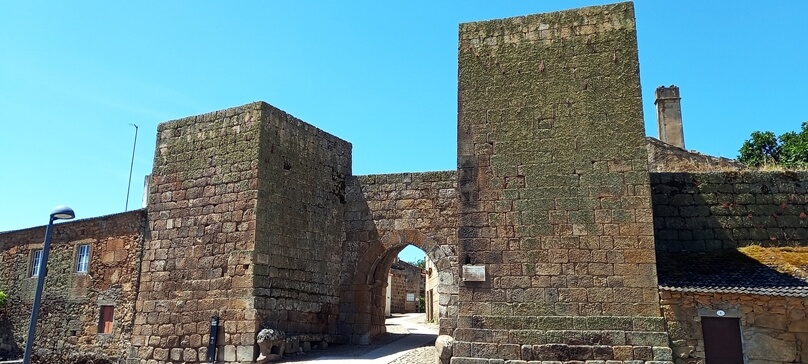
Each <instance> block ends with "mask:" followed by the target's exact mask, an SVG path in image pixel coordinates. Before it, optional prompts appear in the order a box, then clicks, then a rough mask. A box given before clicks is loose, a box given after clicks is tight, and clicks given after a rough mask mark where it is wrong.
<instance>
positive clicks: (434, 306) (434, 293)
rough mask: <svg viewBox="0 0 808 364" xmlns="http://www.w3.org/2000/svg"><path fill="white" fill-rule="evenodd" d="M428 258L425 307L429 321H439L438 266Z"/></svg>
mask: <svg viewBox="0 0 808 364" xmlns="http://www.w3.org/2000/svg"><path fill="white" fill-rule="evenodd" d="M425 260H426V262H425V263H426V280H425V282H424V290H425V291H426V293H425V297H424V305H425V306H426V307H424V309H425V310H426V320H427V322H437V321H438V312H439V311H440V306H439V305H438V302H440V297H439V294H438V283H439V281H438V277H439V274H438V268H437V267H436V266H435V263H434V262H432V260H431V259H428V257H427V259H425Z"/></svg>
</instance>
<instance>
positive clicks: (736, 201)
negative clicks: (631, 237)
mask: <svg viewBox="0 0 808 364" xmlns="http://www.w3.org/2000/svg"><path fill="white" fill-rule="evenodd" d="M651 186H652V200H653V206H654V235H655V236H656V247H657V249H658V250H660V251H668V252H676V251H705V250H716V249H733V248H736V247H741V246H747V245H763V246H797V245H799V246H804V245H806V243H805V242H806V241H808V229H807V228H808V199H806V197H805V196H806V195H808V172H804V171H803V172H788V171H784V172H723V173H722V172H714V173H652V174H651Z"/></svg>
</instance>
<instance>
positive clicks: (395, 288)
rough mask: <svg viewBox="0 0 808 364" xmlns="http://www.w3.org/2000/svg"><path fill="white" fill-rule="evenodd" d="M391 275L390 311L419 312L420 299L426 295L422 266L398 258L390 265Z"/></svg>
mask: <svg viewBox="0 0 808 364" xmlns="http://www.w3.org/2000/svg"><path fill="white" fill-rule="evenodd" d="M390 275H391V279H390V283H389V284H390V285H391V286H392V287H391V290H390V293H391V294H390V306H391V307H390V312H391V313H413V312H419V306H418V300H419V299H420V298H422V297H423V295H424V282H425V280H424V277H423V272H422V270H421V268H418V267H416V266H414V265H412V264H410V263H407V262H405V261H401V260H398V261H396V262H393V265H392V266H391V267H390Z"/></svg>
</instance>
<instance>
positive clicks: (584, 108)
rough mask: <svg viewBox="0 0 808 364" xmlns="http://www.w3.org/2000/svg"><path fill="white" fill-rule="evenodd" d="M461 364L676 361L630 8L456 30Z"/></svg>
mask: <svg viewBox="0 0 808 364" xmlns="http://www.w3.org/2000/svg"><path fill="white" fill-rule="evenodd" d="M458 63H459V91H458V92H459V94H458V102H459V111H458V168H459V170H458V173H459V177H458V185H459V193H460V198H461V207H460V216H459V218H460V222H459V228H458V238H459V246H458V251H459V257H458V259H459V260H460V263H461V264H463V265H464V267H463V270H462V272H463V274H464V276H463V277H462V279H463V283H462V284H461V287H460V295H459V300H460V302H459V306H460V314H459V316H458V321H457V329H456V330H455V332H454V335H453V336H454V339H455V344H454V352H453V358H452V361H451V362H452V363H472V362H473V363H477V362H478V361H476V359H474V358H483V359H486V358H487V359H505V360H536V361H553V362H556V361H576V362H583V361H587V360H618V361H624V362H627V361H630V360H633V361H631V362H632V363H635V362H654V363H657V362H667V361H670V360H671V351H670V349H669V348H668V347H669V344H668V336H667V334H666V333H665V332H664V331H665V330H664V327H663V320H662V318H661V317H660V309H659V294H658V288H657V279H656V268H655V255H654V236H653V233H654V232H653V222H652V215H651V200H650V196H649V195H650V193H649V191H650V187H649V176H648V166H647V157H646V150H645V131H644V129H643V114H642V100H641V92H640V82H639V62H638V58H637V41H636V32H635V21H634V9H633V5H632V4H631V3H620V4H614V5H606V6H597V7H589V8H582V9H576V10H569V11H561V12H556V13H548V14H538V15H530V16H523V17H516V18H509V19H501V20H491V21H484V22H477V23H467V24H462V25H461V26H460V44H459V61H458Z"/></svg>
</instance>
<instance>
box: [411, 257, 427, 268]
mask: <svg viewBox="0 0 808 364" xmlns="http://www.w3.org/2000/svg"><path fill="white" fill-rule="evenodd" d="M410 264H412V265H414V266H416V267H418V268H421V269H426V260H424V258H421V259H418V260H416V261H414V262H412V263H410Z"/></svg>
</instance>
